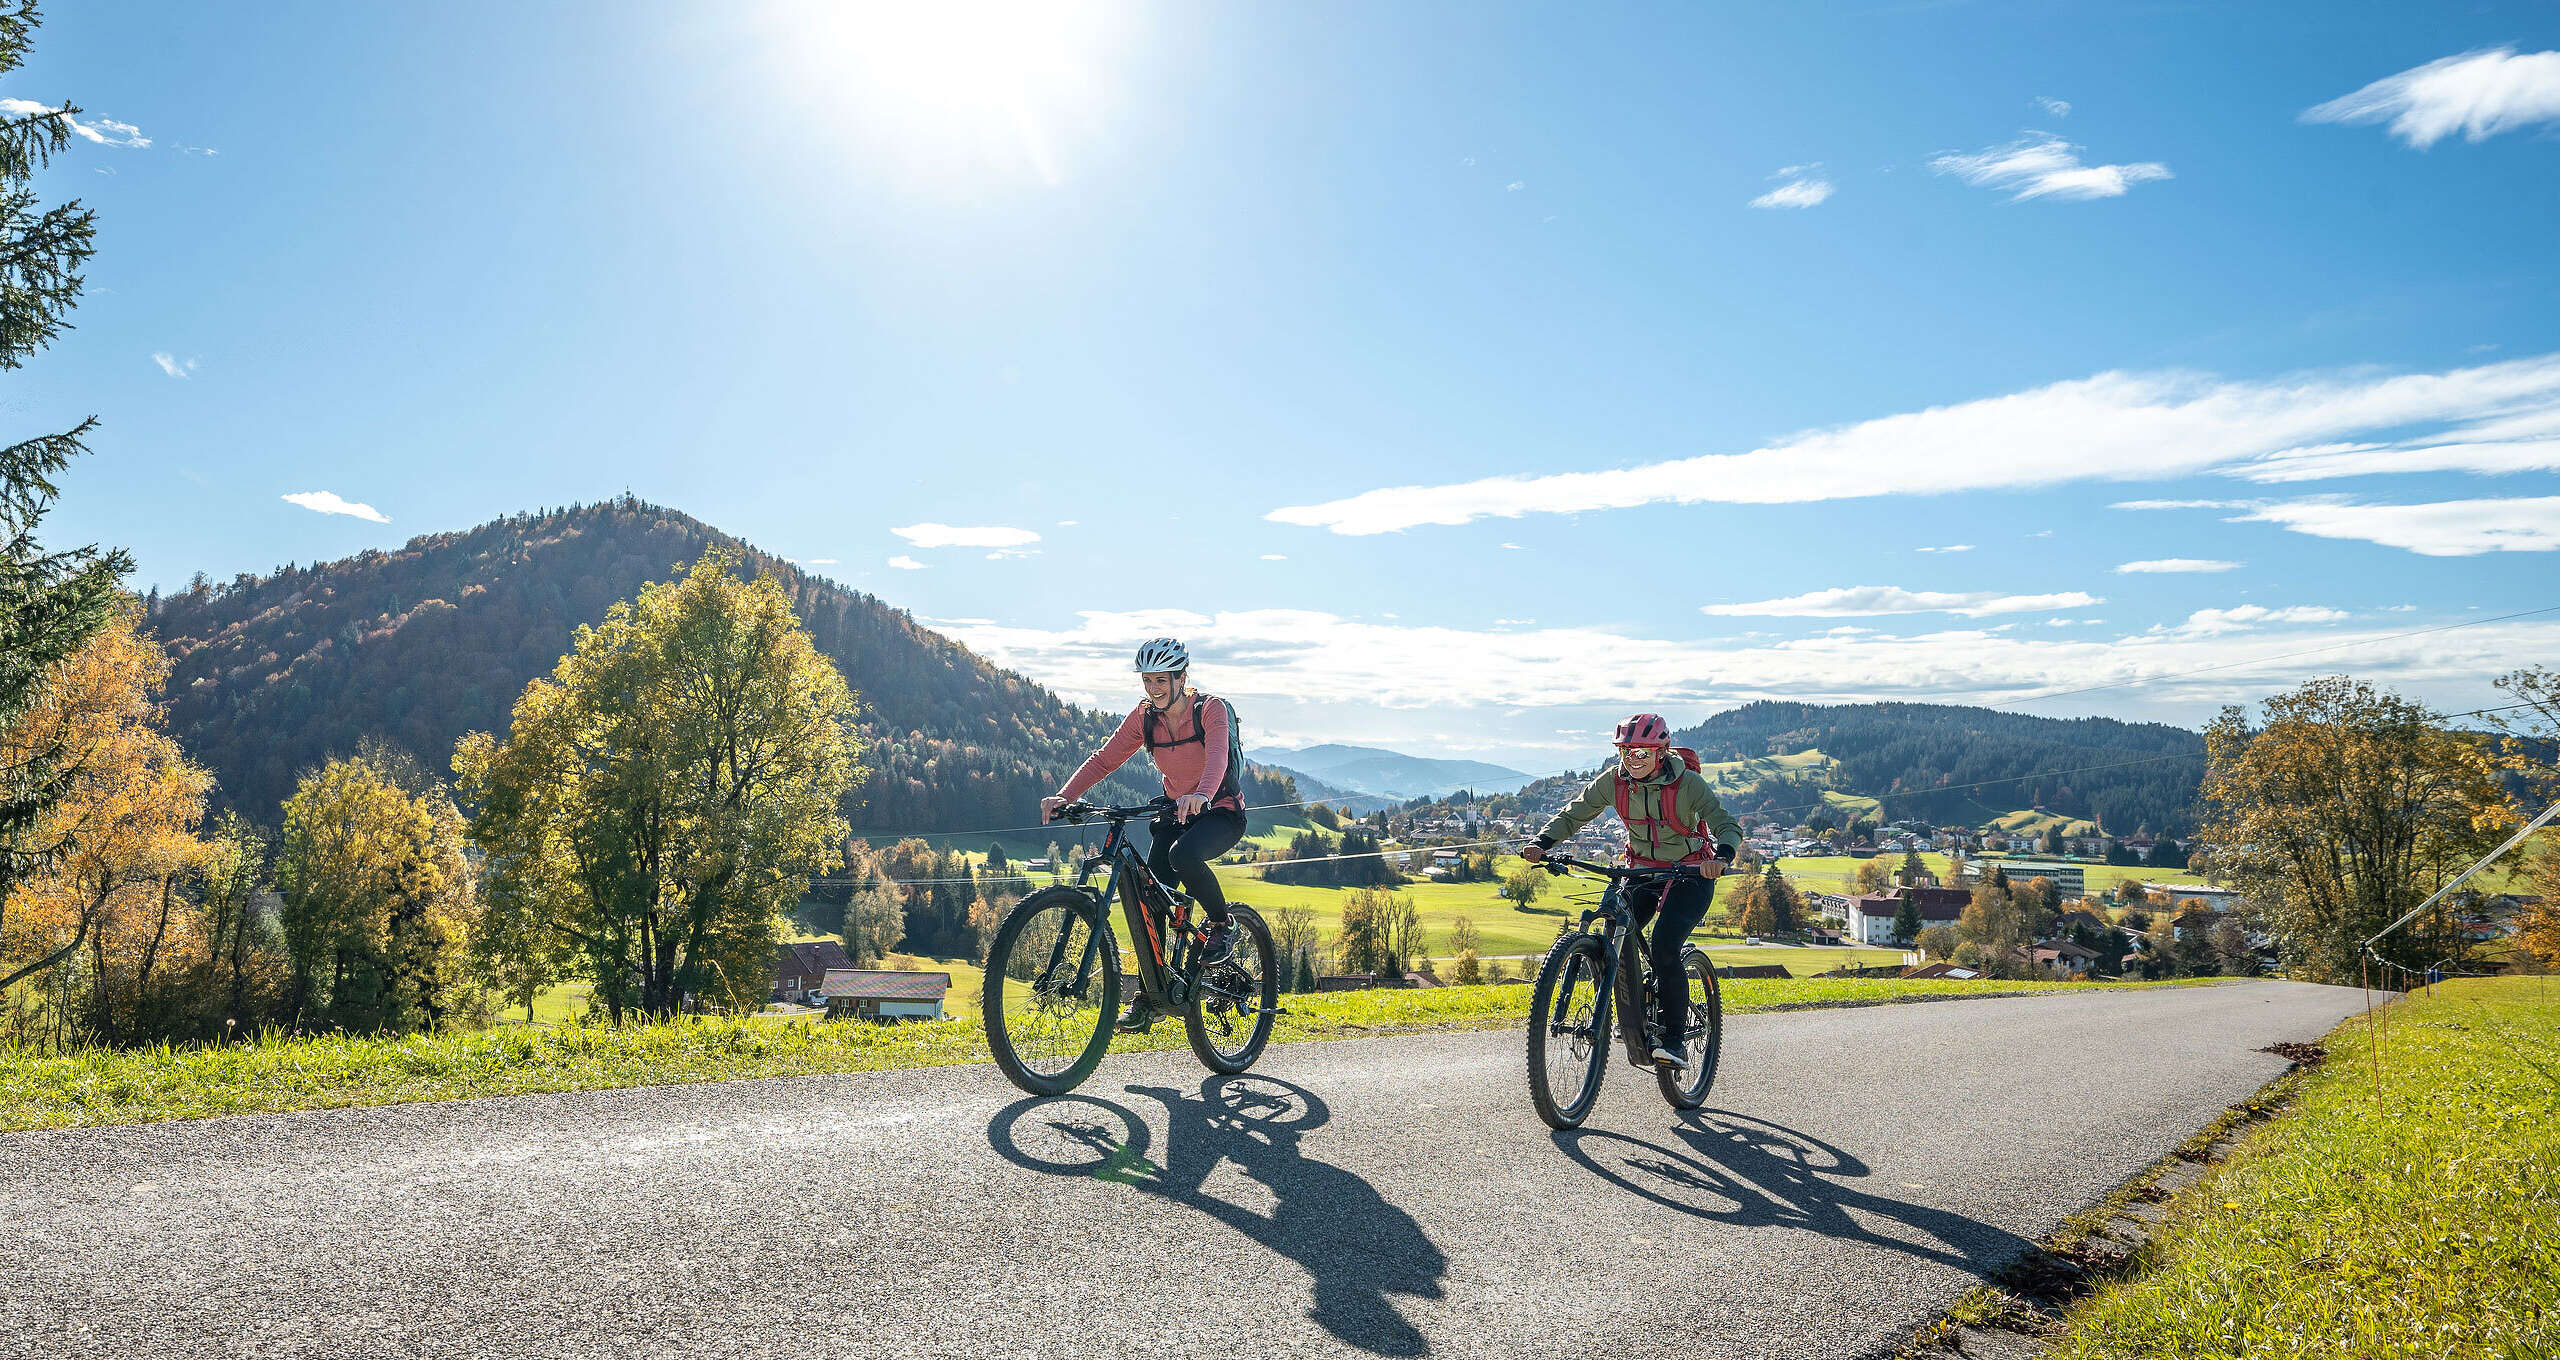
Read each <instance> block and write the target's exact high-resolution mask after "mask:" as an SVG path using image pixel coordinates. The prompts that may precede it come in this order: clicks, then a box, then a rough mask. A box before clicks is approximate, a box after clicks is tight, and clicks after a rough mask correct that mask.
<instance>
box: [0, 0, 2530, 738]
mask: <svg viewBox="0 0 2560 1360" xmlns="http://www.w3.org/2000/svg"><path fill="white" fill-rule="evenodd" d="M0 84H5V89H0V95H6V96H10V97H15V98H19V99H29V100H42V101H56V100H60V99H64V98H69V99H70V100H72V101H73V102H76V103H78V104H80V105H81V106H82V107H83V108H84V109H86V110H87V111H88V115H87V116H88V118H89V120H90V125H91V126H92V128H93V129H94V130H96V131H97V133H98V135H97V137H96V138H94V139H84V140H82V141H80V142H77V143H75V145H74V150H73V153H72V154H71V155H69V156H67V157H65V158H64V159H62V160H61V161H60V162H58V163H57V166H56V167H55V169H54V170H53V171H51V172H49V174H48V176H47V178H46V181H45V183H44V185H43V188H44V189H45V191H46V192H47V193H48V194H49V195H51V196H53V197H65V196H71V195H75V194H76V195H78V196H80V197H81V198H83V199H85V200H86V201H88V202H89V203H91V204H92V205H94V206H95V207H96V208H97V209H98V211H99V214H100V250H99V255H98V258H97V261H96V263H95V265H94V267H93V268H92V269H91V271H90V275H89V277H90V284H91V288H90V295H89V299H88V301H87V302H86V304H85V305H84V306H83V308H82V309H81V311H80V313H79V315H78V318H77V320H78V323H79V329H78V330H77V331H76V332H73V333H72V334H70V335H69V336H67V337H66V338H65V339H64V340H63V341H62V342H61V343H59V344H57V345H56V346H55V347H54V348H53V350H52V351H51V352H50V353H49V354H47V355H45V356H43V357H42V358H40V359H39V360H38V361H37V362H35V363H34V364H32V365H30V366H29V367H28V368H27V369H26V370H24V371H22V372H21V373H19V374H17V375H15V376H14V377H13V379H12V384H13V388H14V397H15V400H13V401H12V402H10V403H9V404H8V408H7V409H8V410H9V413H10V414H11V416H12V417H13V420H12V424H13V426H16V427H18V428H20V429H23V430H34V429H42V428H54V427H60V426H65V425H68V424H69V423H71V422H72V421H74V420H76V419H78V418H79V417H80V416H83V415H88V414H92V413H95V414H97V415H99V416H100V417H102V418H103V420H104V422H105V424H104V429H103V431H102V432H101V434H100V436H99V437H98V439H97V440H96V441H95V447H96V449H97V455H96V456H95V457H94V458H93V459H91V460H89V461H88V462H87V464H86V465H85V466H83V467H82V468H81V469H80V470H79V472H78V474H77V475H76V476H75V477H74V478H73V479H72V480H71V481H70V483H69V484H68V486H67V488H66V489H67V495H66V498H65V502H64V505H63V508H62V509H61V510H60V511H59V512H58V514H57V516H56V518H55V520H54V521H53V523H54V524H55V525H56V526H57V527H56V529H55V533H56V534H57V535H58V536H60V537H63V538H66V539H67V538H72V537H78V538H81V539H88V538H96V539H100V540H104V541H108V542H113V543H119V544H124V545H128V546H130V547H131V548H132V549H133V550H134V551H135V553H136V554H137V556H138V558H139V560H140V563H141V572H140V580H141V581H142V582H145V583H157V584H160V585H163V586H168V585H174V584H178V583H181V582H183V581H185V580H186V579H187V577H188V576H189V575H190V574H191V573H193V572H196V571H203V572H206V573H207V574H209V575H211V576H213V577H215V578H216V579H222V578H227V577H229V576H230V575H232V574H234V573H237V572H242V571H263V570H266V569H269V568H271V567H273V566H274V565H276V564H278V563H282V562H286V561H303V562H308V561H312V560H318V559H327V558H333V557H338V556H343V555H345V554H348V553H351V552H354V551H358V550H361V549H363V548H366V547H386V546H392V545H396V544H398V543H399V542H402V541H404V540H405V539H406V538H408V537H409V536H411V535H413V534H420V533H428V532H435V531H440V530H447V529H454V528H461V527H465V526H468V525H471V524H474V523H478V522H481V521H484V520H487V519H489V518H491V517H493V516H496V515H500V514H504V513H507V512H509V511H513V510H519V509H527V508H533V507H537V506H542V505H556V504H561V503H564V502H569V501H574V500H592V499H598V498H601V497H604V496H608V495H612V494H615V493H619V492H620V491H622V490H623V489H625V488H626V487H628V488H629V489H631V490H632V491H634V492H636V493H638V494H639V495H641V496H643V497H645V498H648V499H651V500H655V501H658V502H661V503H664V504H668V505H672V506H676V507H678V508H681V509H684V510H686V511H689V512H691V513H693V514H695V515H698V516H700V517H701V518H703V519H705V520H707V521H709V522H711V523H713V524H716V525H719V526H721V527H722V528H725V529H728V530H730V531H732V532H735V533H738V534H740V535H742V536H744V537H746V538H748V539H750V540H752V541H754V542H756V543H759V544H761V545H763V546H765V547H768V548H770V549H772V550H774V551H777V552H780V553H783V554H785V555H788V556H791V557H794V558H797V559H799V560H801V561H803V562H805V563H809V564H811V566H812V568H813V569H814V570H818V571H822V572H825V573H827V574H829V575H832V576H834V577H836V578H837V579H839V580H842V581H845V582H847V583H848V584H852V585H855V586H858V587H861V588H863V589H866V590H870V591H873V592H875V593H877V594H879V595H880V596H882V597H883V598H884V599H887V600H889V601H890V602H892V603H894V604H897V605H900V606H903V607H906V608H910V609H912V610H914V611H915V612H916V613H917V614H918V615H919V616H920V617H921V618H924V619H926V620H928V621H931V622H934V623H936V624H937V626H941V627H944V628H945V629H946V630H947V631H950V632H953V633H954V634H955V635H957V636H960V637H962V638H963V639H964V640H966V641H969V642H970V643H971V644H972V645H975V646H977V647H979V648H980V649H981V650H983V651H985V652H987V653H989V654H990V655H993V656H995V657H996V658H998V659H999V660H1002V661H1004V662H1005V663H1007V664H1010V665H1013V666H1016V667H1018V668H1020V669H1022V670H1024V671H1026V672H1027V673H1029V674H1031V675H1034V676H1036V677H1039V678H1041V679H1043V680H1046V681H1049V682H1051V683H1054V684H1057V685H1058V686H1060V687H1061V688H1062V689H1064V690H1066V691H1067V692H1069V693H1070V694H1071V695H1074V696H1076V697H1078V698H1082V699H1086V700H1088V701H1095V702H1106V703H1109V704H1110V705H1112V706H1114V707H1117V706H1119V705H1121V704H1123V703H1125V702H1127V701H1128V700H1129V698H1130V697H1131V694H1130V690H1129V688H1128V683H1127V680H1126V678H1125V670H1124V667H1125V664H1126V663H1125V656H1126V654H1127V652H1128V650H1129V649H1130V647H1131V646H1132V645H1133V644H1134V642H1135V641H1136V640H1138V639H1139V638H1141V637H1143V636H1145V635H1147V634H1150V633H1155V632H1174V633H1179V634H1181V635H1183V636H1185V637H1186V638H1188V639H1190V640H1191V641H1192V643H1193V645H1194V647H1195V650H1196V651H1197V652H1198V653H1199V654H1200V656H1201V664H1200V667H1199V674H1198V677H1197V678H1198V679H1199V681H1200V682H1201V683H1202V684H1204V685H1205V686H1208V687H1210V688H1213V689H1216V690H1219V691H1220V692H1223V693H1227V694H1229V695H1230V696H1231V697H1233V698H1235V699H1236V700H1237V701H1238V704H1239V707H1240V709H1241V710H1242V711H1243V713H1244V716H1245V719H1246V721H1247V722H1248V724H1249V725H1250V726H1251V727H1252V728H1253V729H1254V730H1256V731H1258V732H1259V733H1262V734H1264V735H1265V736H1266V738H1267V739H1268V740H1271V741H1274V742H1287V741H1295V740H1319V739H1337V740H1369V741H1379V742H1383V743H1388V744H1394V745H1399V746H1402V747H1405V748H1407V749H1414V750H1442V751H1446V752H1448V753H1451V754H1464V755H1470V756H1480V757H1487V758H1494V759H1501V760H1506V761H1509V762H1510V763H1513V764H1516V765H1519V766H1521V767H1523V768H1540V769H1543V768H1553V767H1555V766H1558V765H1562V764H1564V763H1567V762H1568V761H1572V760H1577V759H1588V758H1589V756H1590V754H1591V752H1592V751H1593V750H1594V749H1596V747H1597V745H1598V743H1599V741H1600V740H1601V738H1602V736H1603V735H1604V734H1605V731H1606V725H1607V723H1608V721H1610V720H1611V719H1612V718H1614V717H1615V716H1616V715H1618V714H1619V713H1622V712H1623V711H1625V710H1627V709H1629V708H1633V707H1648V708H1659V709H1661V710H1663V711H1665V712H1667V713H1669V714H1670V715H1671V716H1672V717H1673V718H1674V719H1675V721H1688V720H1692V719H1694V718H1697V717H1702V716H1704V715H1705V714H1707V713H1709V712H1712V711H1714V710H1715V709H1718V708H1721V707H1725V706H1729V705H1731V704H1733V703H1736V702H1741V701H1744V700H1748V699H1751V698H1759V697H1802V698H1807V699H1818V700H1844V699H1869V698H1906V699H1951V700H1961V701H1967V702H1985V703H1992V704H1996V705H2000V706H2005V707H2015V708H2019V709H2022V710H2025V711H2034V712H2049V713H2057V714H2067V713H2089V712H2097V713H2110V714H2117V715H2123V716H2132V717H2147V718H2161V719H2166V720H2170V721H2178V722H2185V723H2193V722H2197V721H2200V720H2201V719H2202V718H2203V717H2205V716H2207V715H2208V714H2209V713H2210V712H2211V711H2212V709H2213V708H2214V707H2215V706H2216V705H2217V704H2219V703H2222V702H2226V701H2233V700H2247V699H2250V698H2254V697H2257V696H2260V695H2263V694H2266V693H2268V692H2270V691H2272V690H2274V689H2277V688H2281V687H2284V686H2286V685H2288V684H2290V683H2292V682H2294V681H2296V680H2298V679H2300V678H2302V677H2304V676H2306V675H2308V674H2310V673H2313V672H2315V671H2317V670H2321V669H2347V670H2352V671H2354V672H2356V673H2359V674H2366V675H2371V676H2373V677H2375V678H2378V679H2383V680H2386V681H2389V682H2390V683H2393V684H2395V685H2398V686H2400V687H2402V688H2403V689H2405V690H2406V691H2408V692H2410V693H2413V694H2417V695H2420V696H2422V697H2425V698H2427V699H2429V700H2432V701H2435V702H2438V703H2440V704H2442V705H2444V706H2445V707H2447V708H2455V709H2459V708H2470V707H2474V706H2478V705H2481V704H2486V703H2490V702H2493V701H2494V697H2495V692H2494V691H2492V690H2491V689H2490V688H2489V686H2488V680H2489V678H2490V677H2491V676H2492V675H2495V674H2497V673H2498V672H2500V671H2502V670H2505V669H2508V668H2510V667H2512V666H2514V665H2518V664H2523V663H2526V662H2533V661H2550V660H2554V659H2560V658H2555V656H2554V653H2555V652H2560V613H2555V614H2551V615H2544V616H2538V617H2533V618H2526V619H2519V620H2512V621H2507V622H2500V623H2490V624H2482V625H2480V626H2476V627H2466V628H2462V629H2458V630H2454V631H2447V632H2440V633H2433V634H2428V635H2425V636H2420V637H2414V638H2407V637H2403V638H2395V637H2393V636H2392V635H2394V634H2399V633H2405V632H2409V631H2411V630H2415V629H2422V628H2433V627H2438V626H2441V625H2445V624H2451V623H2464V622H2467V621H2470V620H2474V619H2479V618H2483V617H2488V616H2497V615H2503V614H2507V613H2512V612H2516V611H2522V610H2530V609H2537V608H2542V607H2545V606H2554V605H2560V590H2555V589H2554V582H2555V580H2560V575H2556V574H2555V572H2554V570H2553V567H2554V564H2555V558H2554V556H2553V553H2554V550H2555V549H2560V475H2555V469H2560V272H2556V271H2560V261H2555V247H2554V240H2555V237H2560V233H2555V231H2554V230H2553V227H2552V224H2553V223H2554V222H2555V221H2560V11H2555V10H2553V9H2552V8H2551V7H2549V6H2547V5H2523V4H2517V5H2497V4H2484V5H2476V6H2470V7H2466V8H2462V9H2460V10H2456V9H2454V8H2452V7H2447V6H2441V5H2432V4H2410V5H2405V6H2383V5H2359V6H2354V7H2339V6H2334V5H2316V6H2315V5H2301V6H2278V5H2251V6H2221V5H2193V6H2178V5H2155V4H2146V5H2120V6H2110V5H2074V6H2067V7H2065V6H2051V5H2035V4H2023V3H2022V4H2014V5H2011V4H1989V3H1985V4H1905V5H1897V4H1883V5H1874V6H1845V5H1844V6H1826V7H1807V6H1754V7H1741V6H1737V7H1724V8H1720V9H1717V10H1712V11H1711V10H1709V9H1708V8H1707V7H1704V6H1657V7H1596V8H1595V7H1564V6H1554V7H1541V8H1508V9H1495V8H1492V7H1487V6H1481V5H1471V4H1470V5H1459V4H1450V5H1421V4H1408V5H1396V6H1379V5H1350V4H1341V5H1316V4H1308V5H1290V6H1251V7H1247V6H1239V5H1214V6H1213V5H1171V4H1163V5H1132V6H1090V7H1079V6H1072V5H1068V6H1045V7H1040V8H1038V9H1035V10H1032V11H1029V12H1027V13H1026V12H1022V11H1013V10H1010V9H1009V8H1008V7H1007V6H1003V5H980V6H975V7H973V6H971V5H969V4H966V3H957V2H955V3H952V4H945V5H941V6H935V7H930V8H927V7H916V8H914V9H910V10H907V11H903V12H901V11H898V10H892V9H868V10H866V9H861V8H858V7H846V6H829V5H817V4H806V5H793V4H762V5H759V4H745V5H737V6H709V5H705V6H697V7H680V6H650V5H640V4H623V3H613V4H593V5H575V4H565V3H564V4H546V5H539V6H519V5H470V4H462V5H448V6H439V7H432V8H430V7H424V6H417V7H394V6H341V5H298V6H297V5H283V4H279V5H268V6H259V7H254V8H252V9H248V10H240V9H228V10H225V9H218V8H216V7H207V6H198V5H138V4H94V5H82V6H67V5H66V6H62V7H59V12H57V13H56V14H54V15H53V16H51V18H50V19H49V21H48V23H47V25H46V28H45V29H44V30H43V32H42V34H41V35H40V36H39V39H38V43H37V48H36V52H35V57H34V60H33V61H32V62H31V63H30V64H29V66H28V67H27V68H26V69H25V70H23V71H21V72H19V73H16V74H15V75H13V76H12V77H10V78H9V79H8V80H7V81H6V82H0ZM145 140H147V142H148V145H129V144H126V143H133V142H137V141H145ZM1755 200H1758V201H1760V203H1761V206H1755ZM321 493H326V497H325V498H324V497H323V496H322V495H321ZM289 496H291V497H299V498H301V499H300V501H299V502H297V501H289V500H288V499H286V498H287V497H289ZM2188 502H2209V503H2210V504H2201V505H2199V504H2179V505H2175V506H2173V507H2170V508H2150V509H2139V508H2137V509H2127V508H2118V507H2122V506H2126V505H2142V504H2146V503H2188ZM309 506H318V507H321V508H320V509H313V508H307V507H309ZM348 507H363V508H367V509H369V511H370V514H371V515H373V516H378V517H379V518H378V519H376V518H368V517H366V516H364V515H361V514H353V513H343V512H332V511H333V510H336V511H343V510H344V509H346V508H348ZM901 530H904V531H905V532H904V533H901V532H900V531H901ZM1034 536H1036V537H1034ZM1932 549H1936V550H1941V551H1929V550H1932ZM2137 563H2139V564H2151V568H2152V569H2143V570H2130V571H2128V570H2124V569H2123V568H2125V567H2126V566H2127V564H2137ZM2162 564H2165V566H2163V565H2162ZM2221 564H2229V565H2221ZM2312 648H2333V649H2334V650H2328V651H2323V652H2320V653H2318V654H2317V655H2314V656H2310V657H2295V656H2290V654H2292V653H2297V652H2302V651H2305V650H2308V649H2312ZM2279 656H2283V657H2287V659H2284V660H2279V661H2261V660H2258V659H2259V658H2269V657H2279ZM2234 663H2243V664H2234ZM2204 667H2218V668H2222V669H2216V670H2213V671H2210V672H2208V673H2207V674H2204V675H2201V676H2190V677H2187V678H2184V679H2163V678H2160V677H2164V676H2171V675H2175V674H2177V673H2182V672H2187V671H2193V670H2197V669H2199V668H2204ZM2127 682H2131V683H2127ZM2099 685H2105V686H2110V688H2106V689H2102V690H2098V691H2096V692H2093V693H2088V694H2057V693H2056V692H2058V691H2065V690H2077V689H2081V688H2084V687H2088V686H2099ZM2046 696H2053V697H2046Z"/></svg>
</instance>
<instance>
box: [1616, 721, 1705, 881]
mask: <svg viewBox="0 0 2560 1360" xmlns="http://www.w3.org/2000/svg"><path fill="white" fill-rule="evenodd" d="M1671 754H1673V755H1675V756H1678V757H1680V763H1681V764H1683V765H1686V766H1688V767H1689V768H1690V769H1692V770H1697V769H1701V768H1703V767H1701V766H1700V765H1699V764H1698V753H1697V752H1695V751H1692V750H1690V749H1689V748H1688V747H1686V746H1674V747H1672V748H1671ZM1679 787H1680V786H1679V785H1677V784H1674V785H1672V786H1671V787H1670V788H1667V789H1664V790H1663V791H1662V797H1661V798H1660V799H1658V800H1656V810H1657V811H1659V812H1660V813H1661V814H1662V815H1661V816H1659V817H1645V818H1641V819H1639V818H1636V817H1632V816H1629V815H1628V813H1627V774H1626V771H1624V770H1620V771H1619V772H1618V820H1619V821H1621V822H1624V823H1626V824H1627V834H1628V835H1629V836H1630V837H1632V836H1634V834H1635V825H1636V823H1637V822H1638V821H1639V820H1641V821H1643V822H1644V823H1645V824H1646V825H1648V826H1653V825H1660V826H1667V827H1669V828H1671V830H1672V833H1673V834H1674V835H1677V836H1678V837H1680V839H1682V840H1687V839H1689V838H1690V837H1692V836H1695V835H1697V834H1698V831H1697V828H1696V827H1693V826H1691V825H1689V824H1688V823H1687V822H1684V821H1681V820H1680V809H1679V808H1677V807H1675V806H1673V799H1672V797H1671V794H1672V792H1673V790H1675V789H1677V788H1679ZM1705 853H1706V852H1705V850H1704V849H1703V848H1701V849H1700V851H1699V857H1703V856H1704V855H1705Z"/></svg>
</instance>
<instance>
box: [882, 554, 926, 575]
mask: <svg viewBox="0 0 2560 1360" xmlns="http://www.w3.org/2000/svg"><path fill="white" fill-rule="evenodd" d="M889 565H890V566H893V567H896V568H897V569H898V570H900V571H923V570H924V569H925V564H924V563H922V562H919V561H917V560H915V559H914V558H912V557H909V556H907V555H906V554H905V553H900V554H898V555H897V556H895V557H892V558H890V559H889Z"/></svg>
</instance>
